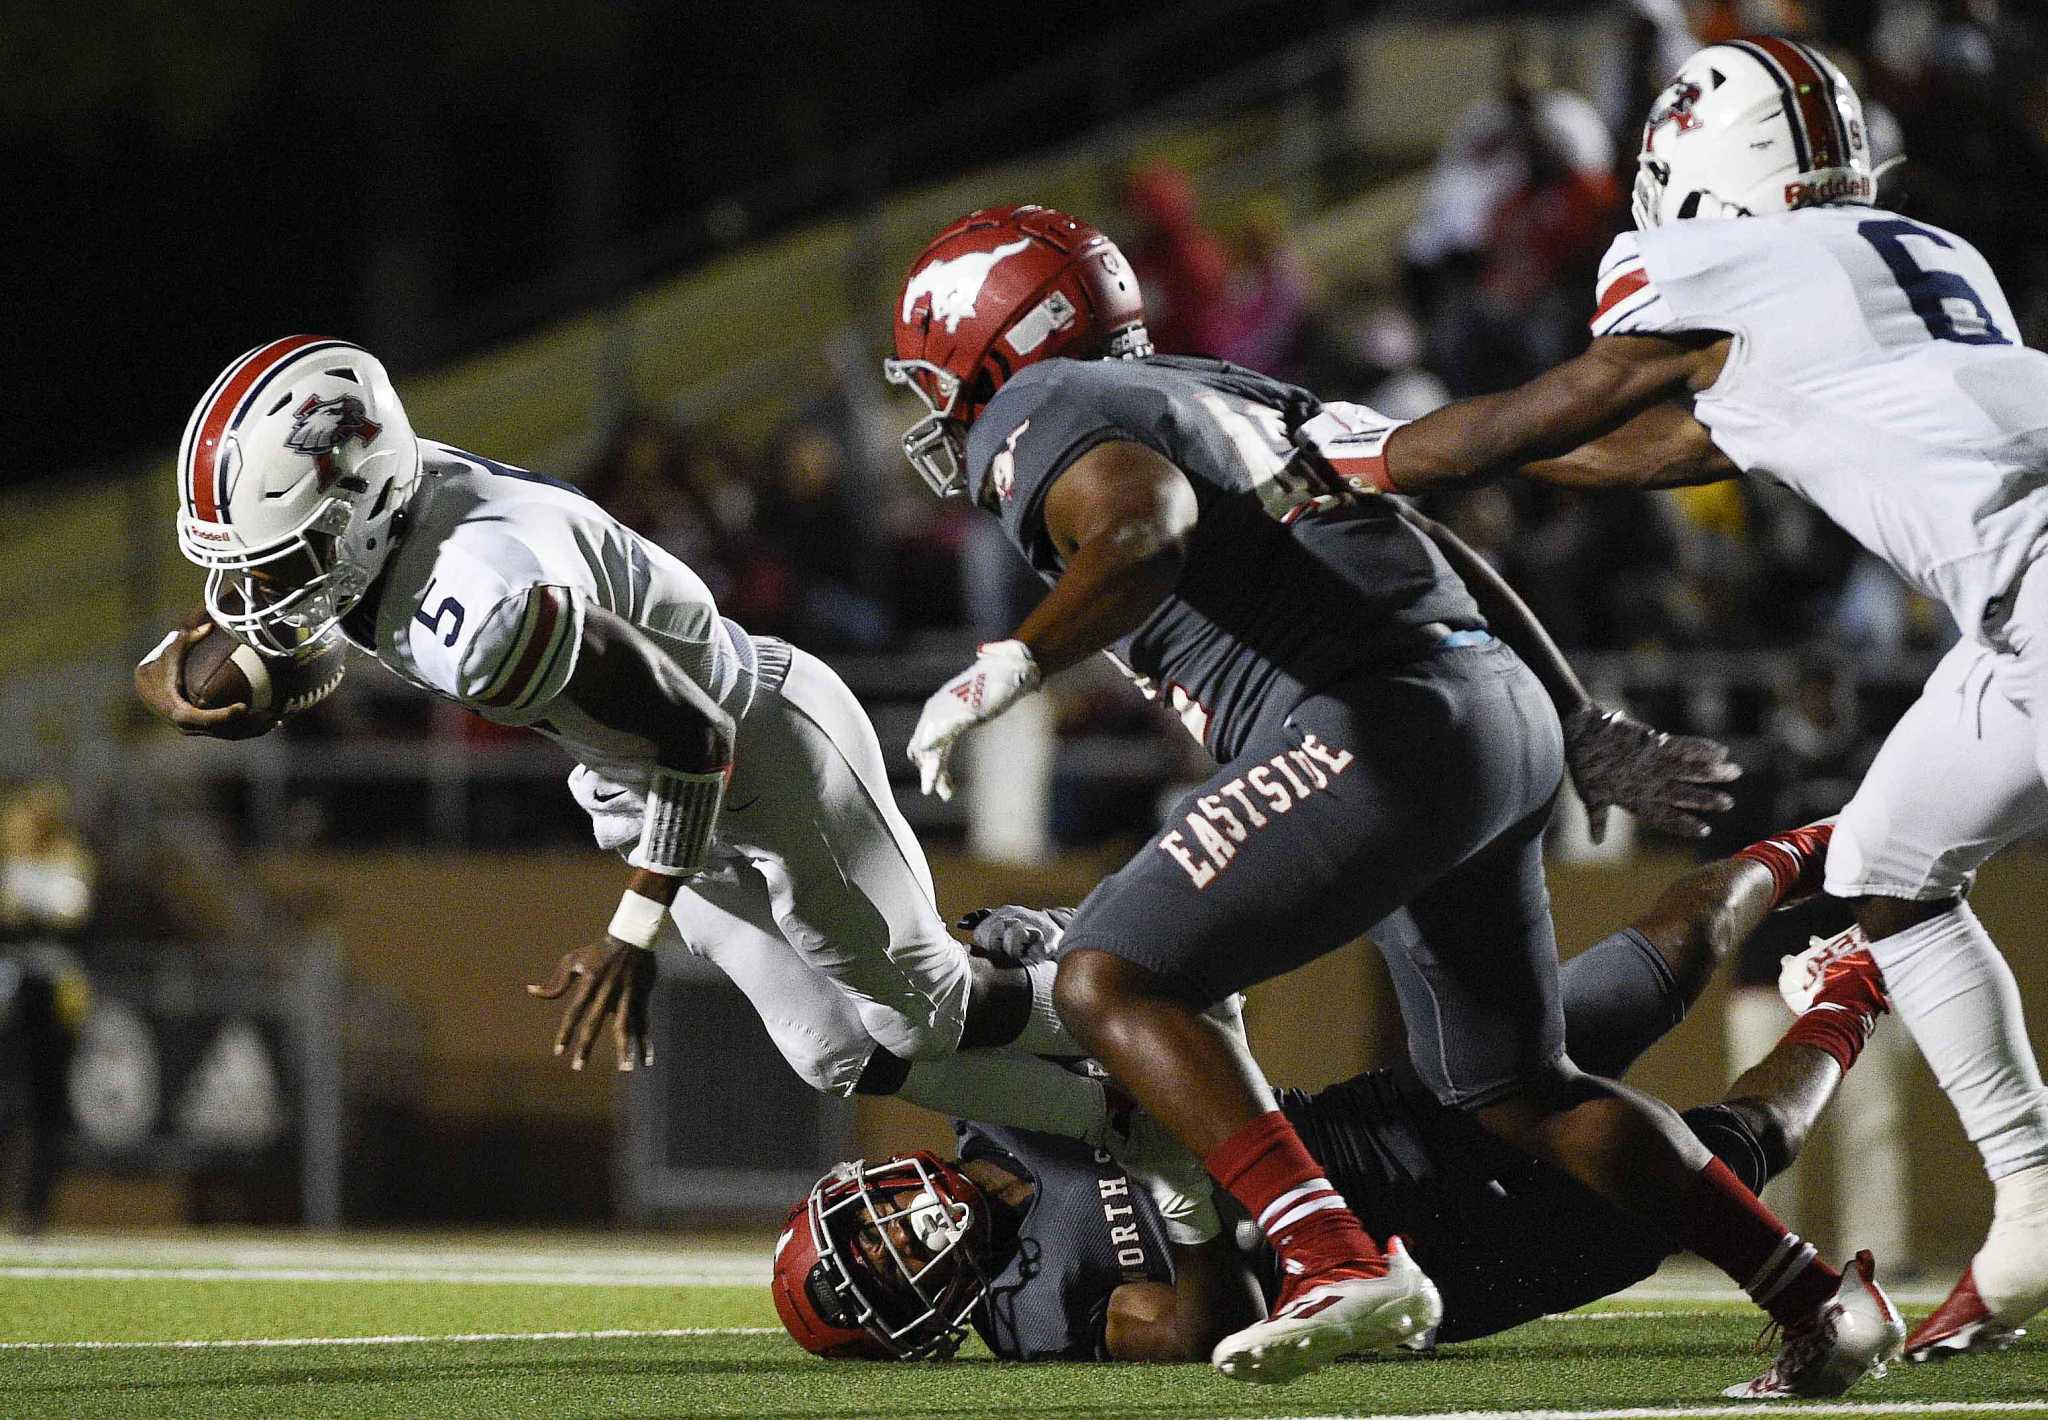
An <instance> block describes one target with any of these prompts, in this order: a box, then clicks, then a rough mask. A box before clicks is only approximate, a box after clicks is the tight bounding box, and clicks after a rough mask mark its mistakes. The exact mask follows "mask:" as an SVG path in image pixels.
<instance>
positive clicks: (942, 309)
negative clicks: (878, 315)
mask: <svg viewBox="0 0 2048 1420" xmlns="http://www.w3.org/2000/svg"><path fill="white" fill-rule="evenodd" d="M1030 245H1031V238H1029V237H1019V238H1017V240H1016V241H1014V242H1004V243H1003V244H1002V245H1001V246H999V247H996V248H995V249H994V250H992V251H970V252H965V253H963V254H961V255H959V256H955V257H950V258H946V257H942V258H940V259H939V260H937V261H934V262H932V263H931V264H930V265H928V266H926V267H925V268H924V270H922V271H920V272H918V273H917V274H916V275H915V276H913V277H911V278H910V281H909V283H908V284H906V285H905V286H904V288H903V319H905V320H909V319H910V315H911V312H912V311H913V310H914V309H915V308H916V306H917V303H918V301H919V299H920V298H923V297H927V296H928V297H930V298H931V303H932V319H933V320H935V321H944V322H945V324H946V333H947V334H949V335H951V334H953V333H954V332H956V331H958V330H959V329H960V321H961V318H962V317H971V316H973V314H974V298H975V297H977V296H979V295H980V294H981V288H982V287H983V286H984V285H986V284H987V283H988V274H989V273H990V272H991V271H993V270H995V268H996V263H997V262H999V261H1001V260H1002V259H1003V258H1004V257H1006V256H1015V255H1016V254H1017V253H1018V252H1020V251H1022V250H1024V248H1026V247H1028V246H1030Z"/></svg>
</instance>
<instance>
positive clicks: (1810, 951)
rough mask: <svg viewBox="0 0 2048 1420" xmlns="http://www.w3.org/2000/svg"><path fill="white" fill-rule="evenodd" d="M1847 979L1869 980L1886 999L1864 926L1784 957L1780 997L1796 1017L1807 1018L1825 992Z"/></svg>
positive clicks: (1817, 940)
mask: <svg viewBox="0 0 2048 1420" xmlns="http://www.w3.org/2000/svg"><path fill="white" fill-rule="evenodd" d="M1844 976H1861V977H1865V978H1867V979H1868V980H1869V981H1870V983H1871V984H1872V985H1873V986H1874V987H1875V988H1876V990H1877V994H1878V995H1879V997H1880V998H1882V997H1883V995H1884V977H1883V976H1882V975H1881V974H1879V972H1878V969H1877V963H1876V962H1875V961H1873V960H1872V959H1871V956H1870V938H1868V937H1866V936H1864V935H1863V929H1862V928H1861V927H1851V928H1849V929H1848V930H1847V931H1846V932H1837V933H1836V934H1835V935H1834V936H1832V937H1827V938H1821V937H1814V938H1812V939H1811V941H1810V943H1809V945H1808V946H1807V948H1806V950H1805V951H1803V952H1800V953H1798V954H1797V955H1796V956H1789V957H1781V958H1780V959H1779V962H1778V995H1779V996H1781V997H1783V998H1784V1001H1785V1005H1786V1007H1787V1008H1788V1009H1789V1010H1790V1011H1791V1012H1792V1014H1793V1015H1795V1016H1803V1015H1805V1014H1806V1013H1807V1012H1808V1011H1810V1010H1812V1009H1813V1003H1814V1002H1815V1001H1816V1000H1818V999H1819V997H1820V994H1821V992H1822V990H1824V989H1825V988H1826V987H1828V986H1831V985H1834V984H1835V983H1837V982H1838V981H1839V980H1840V979H1841V978H1842V977H1844Z"/></svg>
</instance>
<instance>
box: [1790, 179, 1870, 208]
mask: <svg viewBox="0 0 2048 1420" xmlns="http://www.w3.org/2000/svg"><path fill="white" fill-rule="evenodd" d="M1871 196H1872V193H1871V186H1870V179H1869V178H1867V177H1864V176H1863V175H1862V174H1861V173H1856V174H1853V175H1851V176H1847V177H1831V178H1827V179H1824V180H1823V181H1821V182H1788V183H1786V184H1785V205H1786V206H1787V207H1810V206H1812V205H1814V204H1815V203H1819V202H1839V201H1841V200H1842V199H1843V198H1845V197H1860V198H1862V199H1863V200H1864V201H1865V202H1868V201H1870V200H1871Z"/></svg>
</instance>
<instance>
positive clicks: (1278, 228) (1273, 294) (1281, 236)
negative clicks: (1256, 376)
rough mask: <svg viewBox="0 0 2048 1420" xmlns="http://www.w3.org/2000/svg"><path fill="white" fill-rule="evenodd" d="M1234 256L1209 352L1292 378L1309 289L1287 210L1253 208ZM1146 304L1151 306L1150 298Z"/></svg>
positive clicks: (1263, 205)
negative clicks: (1288, 224) (1290, 234)
mask: <svg viewBox="0 0 2048 1420" xmlns="http://www.w3.org/2000/svg"><path fill="white" fill-rule="evenodd" d="M1234 257H1235V260H1234V262H1233V264H1232V267H1231V271H1230V279H1229V281H1228V283H1227V284H1226V288H1225V293H1224V297H1223V300H1222V303H1221V305H1220V306H1219V307H1218V308H1217V310H1216V312H1215V314H1214V316H1213V317H1212V319H1211V321H1210V323H1209V324H1210V332H1211V334H1210V342H1209V350H1208V352H1207V353H1209V354H1211V355H1215V356H1217V357H1218V358H1220V359H1224V360H1231V361H1234V362H1236V363H1237V364H1240V365H1244V366H1247V367H1248V368H1250V369H1254V370H1257V371H1259V372H1260V373H1262V374H1267V375H1272V376H1273V377H1274V378H1276V379H1282V380H1291V379H1294V378H1296V377H1297V375H1298V374H1299V370H1298V368H1297V362H1296V358H1295V357H1296V353H1297V351H1298V348H1299V346H1300V343H1301V337H1302V327H1303V324H1304V322H1305V321H1306V320H1307V318H1308V311H1309V297H1310V285H1309V277H1308V271H1307V268H1306V267H1305V266H1304V265H1303V263H1302V260H1301V257H1300V255H1299V254H1298V253H1297V252H1296V251H1295V249H1294V244H1293V242H1292V241H1291V240H1290V239H1289V237H1288V235H1287V214H1286V212H1285V210H1284V209H1283V208H1281V207H1280V206H1279V205H1277V204H1275V203H1260V204H1256V205H1254V206H1253V207H1252V209H1251V210H1250V211H1249V212H1247V213H1246V214H1245V217H1244V221H1243V224H1242V225H1241V226H1240V227H1239V229H1238V232H1237V239H1236V251H1235V253H1234ZM1140 279H1141V281H1142V278H1140ZM1148 290H1149V288H1148ZM1147 302H1148V307H1149V302H1150V297H1149V295H1148V297H1147Z"/></svg>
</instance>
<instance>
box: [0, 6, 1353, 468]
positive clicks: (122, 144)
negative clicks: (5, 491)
mask: <svg viewBox="0 0 2048 1420" xmlns="http://www.w3.org/2000/svg"><path fill="white" fill-rule="evenodd" d="M1190 8H1193V9H1200V8H1202V7H1200V6H1199V5H1197V6H1187V5H1182V6H1176V5H1174V4H1172V3H1162V0H1138V3H1125V4H1122V5H1118V6H1113V7H1104V6H1102V5H1100V4H1098V3H1084V2H1083V0H1033V3H1030V4H1012V5H975V4H959V5H927V4H914V3H907V2H906V0H863V3H858V4H849V3H839V2H838V0H763V2H762V3H755V4H750V5H745V6H737V5H735V6H726V5H711V4H662V3H655V0H633V2H632V3H621V4H613V5H602V6H600V5H578V4H570V5H562V4H557V3H542V0H489V3H485V0H433V3H426V4H418V5H410V6H381V5H369V4H352V3H343V4H313V3H308V2H307V0H284V2H283V3H274V4H256V5H248V4H225V3H221V0H195V2H193V3H180V4H177V5H165V4H160V3H151V0H122V2H121V3H115V4H111V5H95V6H79V5H67V4H61V3H48V0H46V3H41V4H30V5H28V6H27V7H25V8H24V7H21V6H10V7H9V14H8V17H7V19H6V21H5V22H4V29H5V31H6V38H5V41H4V42H0V164H4V168H5V171H6V172H7V173H9V174H10V175H11V177H10V181H9V187H10V189H11V194H10V195H11V200H10V201H8V202H7V203H6V204H5V205H6V213H5V215H4V216H0V234H4V235H0V239H4V250H5V253H6V259H7V268H8V280H7V291H8V305H9V308H10V309H9V313H8V327H9V332H10V338H9V340H8V345H9V347H10V349H11V351H12V358H11V359H10V361H9V364H10V366H11V372H10V374H9V376H8V394H9V400H10V404H11V405H12V407H13V408H14V410H15V411H16V412H17V418H16V420H15V428H14V431H13V437H12V438H11V439H10V440H9V441H8V445H9V446H8V452H7V454H6V456H5V458H4V459H0V481H4V482H7V483H17V482H21V481H26V480H29V479H35V478H39V477H48V476H54V475H59V474H66V473H76V472H88V473H90V472H92V471H94V470H100V469H107V470H112V469H115V468H119V467H125V466H126V465H127V464H128V463H129V462H131V461H132V460H134V459H135V458H137V457H140V456H144V455H148V454H154V453H159V452H162V451H163V450H165V449H167V448H169V447H170V446H171V445H173V444H174V443H175V441H176V439H177V435H178V430H179V428H180V427H181V424H182V421H183V419H184V417H185V415H186V413H187V412H188V410H189V407H190V405H191V403H192V401H193V399H195V398H196V397H197V394H198V392H200V391H201V390H203V388H204V386H205V383H206V381H207V380H208V379H209V378H210V377H211V376H212V374H213V373H214V372H215V371H216V370H217V369H218V368H219V366H220V365H221V364H222V363H224V362H225V361H226V360H227V359H229V358H230V357H231V356H233V355H235V354H236V353H238V352H239V351H241V350H243V349H245V348H247V347H248V346H250V345H252V344H255V343H257V342H259V341H261V340H264V339H267V338H269V337H271V336H273V335H276V334H279V333H282V332H285V331H289V330H299V329H311V330H321V331H328V332H332V333H335V334H339V335H346V336H352V337H354V338H357V339H361V340H365V341H368V342H370V343H371V344H373V345H374V346H375V347H376V348H377V349H378V350H379V351H380V352H382V353H383V354H384V355H385V356H386V358H387V360H388V361H389V362H390V363H391V364H392V365H393V366H394V367H395V368H396V369H398V370H400V371H404V370H406V369H413V368H418V367H420V366H421V365H424V364H431V363H433V362H435V361H437V360H440V359H443V358H447V357H449V356H452V355H454V354H457V353H469V352H472V351H474V350H475V349H477V348H479V347H482V346H487V345H488V344H489V343H491V342H492V341H495V340H498V339H502V338H504V337H506V336H509V335H512V334H514V333H516V332H518V331H519V330H522V329H525V328H529V327H531V326H532V325H534V324H536V323H538V322H541V321H544V320H546V319H548V318H551V317H553V316H557V315H560V314H562V313H564V312H566V311H569V310H572V309H576V308H579V307H582V306H586V305H588V304H589V303H590V302H591V301H593V300H596V299H602V298H603V297H604V296H605V295H607V294H609V293H610V292H612V291H616V290H619V289H624V288H626V287H629V286H632V285H636V284H639V283H641V282H644V281H646V280H648V279H650V278H652V277H655V276H660V275H664V274H670V273H673V272H675V271H679V270H683V269H686V268H687V267H688V266H690V265H691V264H692V263H693V262H695V261H698V260H701V259H702V258H703V257H704V256H705V255H707V254H708V253H710V252H711V251H713V250H715V249H716V247H717V245H718V243H719V241H720V240H721V239H723V240H732V239H735V238H739V237H745V236H756V235H759V234H760V233H761V232H763V231H766V230H773V229H774V228H775V227H777V226H781V225H787V224H788V223H790V222H791V221H794V220H797V219H800V218H802V217H806V216H811V215H815V214H817V213H819V212H823V211H828V210H841V209H845V208H849V207H853V206H857V205H858V204H859V203H860V202H862V201H864V200H866V199H867V198H868V197H869V196H871V195H874V194H876V193H878V192H879V191H882V190H886V189H887V188H888V187H891V186H900V185H902V184H904V183H907V182H912V181H916V180H918V179H921V178H929V177H936V176H939V175H950V174H953V173H957V172H959V171H962V170H965V169H971V168H973V167H976V166H980V165H983V164H986V163H992V162H995V161H997V160H999V159H1001V158H1003V157H1005V156H1007V155H1009V154H1012V153H1017V152H1023V151H1029V150H1031V149H1033V148H1036V147H1040V146H1043V145H1044V144H1045V143H1047V142H1048V141H1051V140H1055V139H1057V138H1059V137H1061V136H1063V135H1066V134H1068V133H1071V132H1075V131H1078V130H1080V129H1081V128H1083V127H1085V126H1086V125H1087V124H1088V123H1090V122H1091V121H1092V120H1094V119H1095V118H1097V117H1099V115H1097V114H1094V113H1090V112H1087V111H1086V106H1082V105H1076V104H1075V103H1073V102H1072V101H1071V100H1069V99H1066V98H1064V97H1063V96H1061V95H1060V93H1059V92H1058V90H1057V87H1056V86H1055V87H1054V88H1053V89H1052V90H1049V92H1052V93H1053V98H1052V100H1051V101H1049V102H1048V103H1047V105H1046V106H1045V107H1044V108H1043V109H1042V110H1036V111H1029V112H1027V116H1026V117H1024V118H1022V119H1021V120H1017V121H1011V122H1005V123H1003V124H1001V125H999V126H997V127H994V128H990V127H988V126H986V125H981V126H978V127H976V128H975V130H974V131H973V132H972V134H971V137H970V138H968V139H967V140H966V141H964V142H963V140H962V138H961V137H959V136H958V135H957V134H955V133H953V132H950V131H949V130H950V129H952V128H953V127H954V125H953V124H949V123H948V122H946V121H945V116H946V115H947V113H948V106H949V101H956V100H958V99H960V98H961V97H962V96H963V95H966V94H970V93H973V92H976V91H979V90H982V89H985V88H986V87H987V86H988V85H989V84H991V83H992V82H995V81H997V80H1000V79H1002V78H1003V77H1005V76H1011V75H1018V74H1023V73H1027V72H1028V71H1031V70H1032V69H1033V68H1034V66H1040V65H1043V64H1045V63H1046V61H1048V60H1054V59H1059V58H1061V57H1063V56H1070V55H1076V54H1081V55H1086V54H1087V53H1088V52H1089V48H1090V46H1091V44H1092V43H1094V42H1095V41H1097V40H1099V39H1101V37H1102V36H1104V35H1105V33H1113V32H1122V31H1125V30H1128V29H1129V28H1131V27H1132V26H1134V25H1137V26H1142V25H1145V24H1147V23H1152V24H1155V25H1157V24H1159V23H1166V24H1171V23H1172V21H1173V12H1175V11H1176V10H1177V9H1190ZM1352 8H1356V7H1352ZM1299 13H1300V7H1297V6H1290V5H1280V4H1275V5H1271V6H1264V7H1254V9H1253V10H1252V12H1251V13H1250V14H1249V15H1248V16H1246V17H1245V19H1244V21H1243V23H1242V24H1241V25H1239V26H1238V27H1237V31H1236V32H1237V33H1238V34H1239V35H1241V36H1242V41H1243V43H1242V47H1240V48H1237V49H1235V50H1234V51H1231V52H1219V51H1218V50H1217V49H1216V47H1215V46H1213V45H1210V46H1201V45H1195V44H1190V45H1186V46H1183V47H1182V49H1183V51H1184V52H1179V53H1177V54H1176V62H1174V63H1172V64H1167V65H1158V66H1154V67H1152V68H1150V69H1145V70H1137V69H1129V70H1123V71H1120V72H1118V73H1116V74H1115V75H1114V85H1113V88H1111V89H1109V90H1108V91H1107V92H1110V93H1111V94H1112V95H1113V99H1112V101H1123V102H1129V103H1132V104H1135V103H1139V102H1142V101H1143V100H1144V99H1145V98H1147V97H1148V96H1150V93H1151V92H1157V91H1163V90H1164V89H1166V88H1167V87H1169V86H1172V85H1184V84H1186V83H1188V82H1189V81H1191V80H1194V79H1198V78H1200V77H1202V76H1203V75H1204V74H1205V73H1206V72H1211V71H1214V70H1220V69H1222V68H1225V67H1228V66H1229V65H1232V64H1237V63H1241V62H1243V60H1244V58H1245V57H1246V56H1247V55H1249V54H1252V53H1255V52H1257V50H1258V49H1259V48H1260V47H1262V46H1264V47H1272V46H1277V45H1278V44H1281V43H1284V42H1285V41H1286V40H1287V38H1288V37H1289V36H1290V35H1291V34H1298V33H1299V30H1298V24H1299ZM1103 52H1104V54H1105V56H1106V60H1105V62H1111V61H1113V53H1111V52H1110V51H1109V50H1108V49H1107V47H1105V48H1104V51H1103ZM1077 62H1078V61H1077ZM952 112H953V114H955V115H956V116H957V117H958V118H959V119H960V121H962V122H965V121H967V115H965V114H962V113H961V111H960V106H959V105H958V104H957V103H955V104H953V106H952ZM919 118H923V119H925V120H926V123H923V124H921V123H917V122H913V120H916V119H919ZM927 125H928V131H927ZM963 148H964V149H965V151H963ZM727 197H734V198H737V199H739V203H740V206H739V207H738V208H737V209H733V208H728V209H727V210H726V216H727V221H728V222H729V223H730V222H731V220H732V216H733V214H734V213H735V212H738V213H743V214H744V217H743V219H742V220H741V221H739V222H738V223H736V224H732V225H727V226H725V227H723V228H714V229H715V230H716V235H714V230H707V226H706V223H705V222H704V220H703V214H704V213H705V211H706V209H707V208H708V207H711V206H712V205H713V204H714V203H715V202H717V201H718V200H719V199H722V198H727ZM26 411H34V415H33V417H29V418H22V417H19V416H20V415H21V414H22V413H23V412H26Z"/></svg>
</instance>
